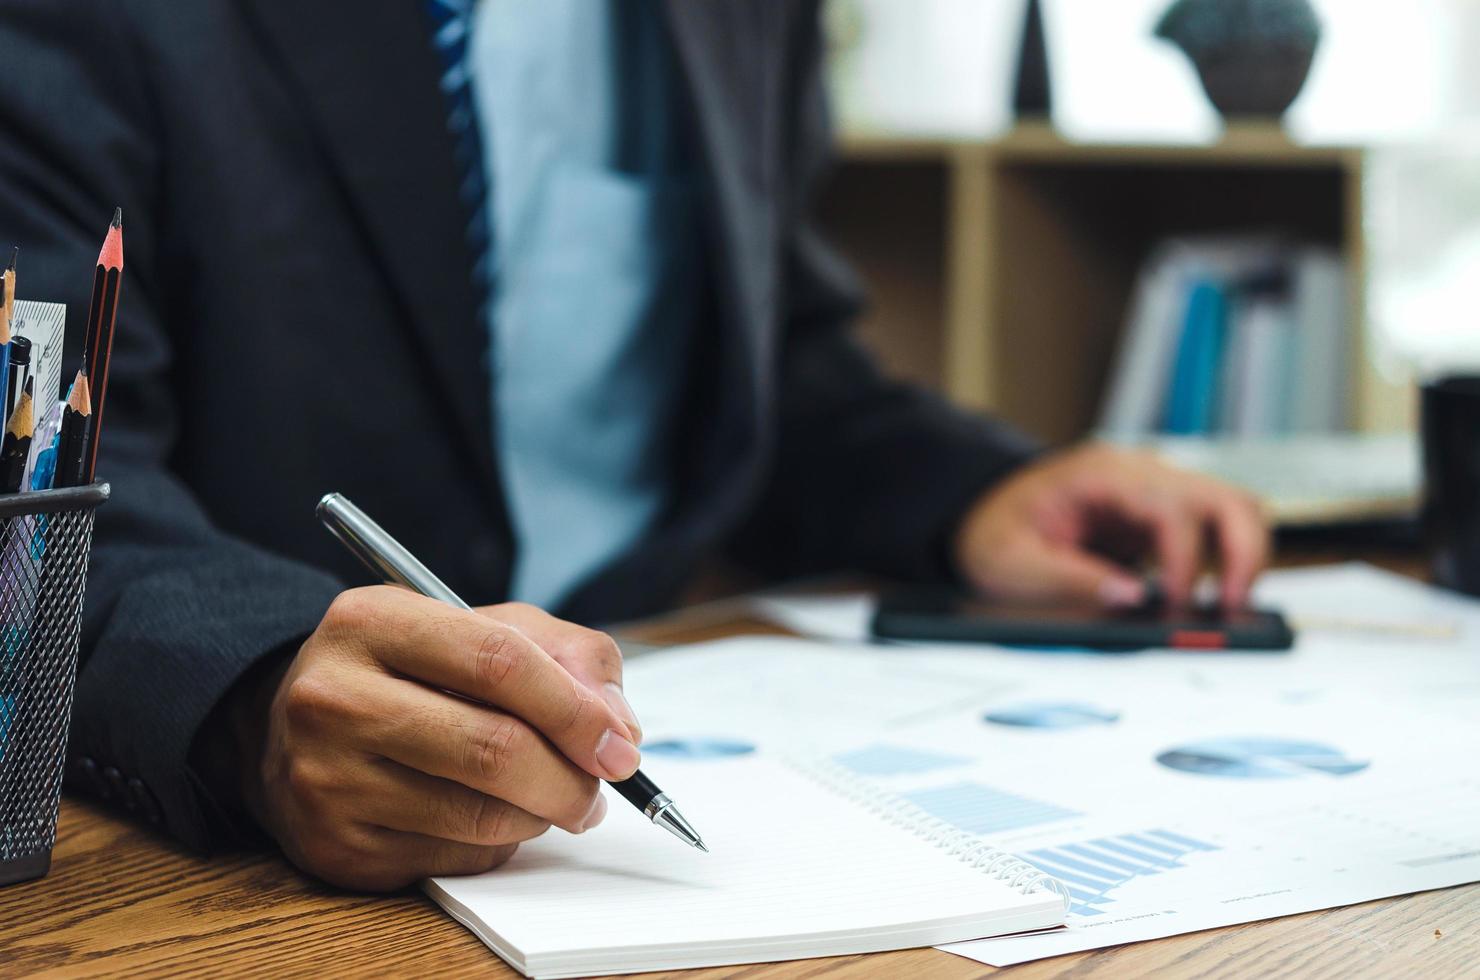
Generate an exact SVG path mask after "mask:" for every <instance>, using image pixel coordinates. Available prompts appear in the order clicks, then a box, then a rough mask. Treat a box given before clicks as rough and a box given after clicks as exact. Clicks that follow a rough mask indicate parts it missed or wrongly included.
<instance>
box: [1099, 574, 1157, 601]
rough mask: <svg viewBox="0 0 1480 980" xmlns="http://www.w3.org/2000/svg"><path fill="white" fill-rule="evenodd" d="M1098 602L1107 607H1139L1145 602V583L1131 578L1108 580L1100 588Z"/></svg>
mask: <svg viewBox="0 0 1480 980" xmlns="http://www.w3.org/2000/svg"><path fill="white" fill-rule="evenodd" d="M1100 601H1101V602H1103V603H1104V604H1105V605H1107V606H1139V605H1140V604H1141V603H1143V602H1145V601H1146V583H1144V582H1141V581H1138V580H1137V579H1133V578H1108V579H1106V580H1105V581H1104V583H1103V584H1101V586H1100Z"/></svg>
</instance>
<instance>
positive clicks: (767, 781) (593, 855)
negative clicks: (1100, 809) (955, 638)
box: [426, 753, 1066, 977]
mask: <svg viewBox="0 0 1480 980" xmlns="http://www.w3.org/2000/svg"><path fill="white" fill-rule="evenodd" d="M643 769H644V771H645V772H647V773H648V775H650V776H652V777H653V778H654V779H655V780H656V781H657V782H658V783H659V785H661V786H663V787H664V788H666V789H668V790H669V791H670V792H672V793H673V794H674V797H675V799H676V800H677V801H678V803H679V804H680V805H681V806H682V807H683V810H684V814H685V815H686V816H687V817H688V818H689V819H690V820H691V821H692V822H693V824H694V825H695V826H696V827H698V828H700V830H701V832H702V833H703V834H704V839H705V841H706V842H707V843H708V845H709V847H710V852H711V853H709V854H703V853H700V852H698V851H693V850H690V849H689V848H687V847H685V846H683V845H682V844H681V843H680V842H679V841H677V840H675V839H674V838H672V837H670V836H669V835H668V834H666V833H664V832H663V831H661V830H659V829H658V828H656V827H653V826H652V825H651V824H649V823H648V822H647V821H646V820H644V819H643V818H642V817H641V815H639V814H638V813H636V812H634V811H633V810H632V808H631V807H630V806H629V805H628V804H626V803H625V802H624V801H622V800H621V798H620V797H617V796H616V795H615V793H613V792H612V791H611V790H610V789H605V790H604V792H607V793H608V794H609V796H610V798H609V801H608V802H609V803H610V812H609V813H608V815H607V818H606V821H605V822H604V823H603V824H602V825H601V826H600V827H598V828H596V829H595V830H593V831H591V832H589V833H587V834H585V835H583V836H581V837H572V836H569V835H567V834H564V833H562V832H560V831H558V830H552V831H550V832H549V833H547V834H546V835H545V836H544V837H542V838H539V839H538V840H535V841H532V842H530V843H528V844H525V845H524V846H523V847H522V848H520V850H519V852H518V854H516V855H515V857H514V858H513V859H512V860H511V861H510V862H509V863H508V864H506V865H505V866H504V867H502V868H500V869H498V870H496V871H493V872H491V873H489V874H485V875H477V876H473V877H466V878H436V879H432V880H430V881H428V882H427V883H426V890H427V892H428V894H430V895H431V897H432V898H433V899H434V900H435V901H436V902H437V903H438V904H440V905H441V906H442V907H443V908H444V909H446V910H447V912H448V913H450V914H451V915H452V916H453V917H454V918H456V919H457V920H458V921H459V922H461V923H462V924H463V925H465V926H467V927H468V928H469V929H471V930H472V931H473V932H474V933H475V934H476V935H477V936H478V938H479V939H481V940H482V941H483V942H484V943H486V944H487V945H488V946H489V947H490V948H491V949H492V950H493V951H494V952H496V953H498V954H499V955H500V956H502V957H503V958H504V959H505V960H507V961H508V962H509V963H510V964H511V965H512V966H514V967H515V968H516V969H518V970H519V971H521V972H522V973H524V974H525V975H527V976H532V977H573V976H589V975H591V974H605V973H635V972H643V971H649V970H671V969H682V968H687V967H702V966H721V965H727V964H735V963H756V962H767V961H773V960H789V959H800V958H805V957H814V956H836V955H842V954H848V953H865V952H876V951H880V950H889V949H905V948H909V947H914V946H930V945H935V944H939V943H948V942H955V941H958V940H966V939H980V938H984V937H987V936H1000V935H1006V934H1010V933H1019V932H1027V931H1035V930H1042V929H1047V928H1052V927H1055V926H1059V925H1062V924H1063V922H1064V918H1065V914H1066V902H1065V897H1064V896H1065V892H1064V889H1063V886H1061V885H1060V884H1059V883H1058V882H1056V881H1054V880H1053V879H1051V878H1048V877H1047V876H1046V875H1044V874H1042V873H1041V872H1039V871H1038V870H1037V869H1035V868H1032V867H1031V866H1029V865H1026V864H1024V863H1022V862H1020V861H1018V860H1017V859H1016V858H1013V857H1012V856H1010V855H1007V854H1003V853H1001V852H999V851H995V850H992V849H990V848H987V847H985V846H984V845H982V844H981V843H980V842H979V840H978V839H977V838H975V837H971V836H968V835H965V834H962V833H961V832H959V831H957V830H955V829H953V828H951V827H949V826H947V825H945V824H943V823H941V822H940V821H938V820H935V819H934V818H932V817H930V816H928V815H927V814H925V813H923V812H922V811H920V810H918V809H917V808H915V807H914V806H913V805H912V804H910V803H908V802H907V801H904V800H902V799H900V798H898V797H894V796H889V795H884V794H881V793H879V792H878V791H876V790H874V789H872V788H869V787H867V786H865V785H864V784H863V783H861V782H859V781H858V780H856V778H854V777H851V776H849V775H848V774H846V773H845V772H843V771H842V770H840V769H837V768H835V767H831V766H828V765H825V764H819V765H811V764H800V763H793V762H789V761H783V760H779V759H775V758H771V757H767V756H765V755H763V754H760V753H754V754H749V755H743V756H733V757H722V756H721V757H711V758H707V759H698V760H687V761H680V760H673V759H661V760H660V759H657V758H650V759H647V760H645V761H644V764H643Z"/></svg>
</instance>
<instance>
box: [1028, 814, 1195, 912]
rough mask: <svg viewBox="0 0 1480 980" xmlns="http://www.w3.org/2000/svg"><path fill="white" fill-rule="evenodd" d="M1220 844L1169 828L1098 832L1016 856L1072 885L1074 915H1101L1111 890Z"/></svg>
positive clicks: (1159, 872) (1180, 865)
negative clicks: (1114, 833)
mask: <svg viewBox="0 0 1480 980" xmlns="http://www.w3.org/2000/svg"><path fill="white" fill-rule="evenodd" d="M1218 849H1219V848H1218V847H1217V846H1216V845H1214V844H1209V843H1207V842H1205V841H1200V840H1195V839H1193V838H1191V837H1187V836H1184V835H1182V834H1175V833H1172V832H1171V831H1170V830H1147V831H1143V832H1141V833H1137V834H1121V835H1119V836H1116V837H1100V838H1096V839H1095V840H1089V841H1082V842H1080V843H1077V844H1060V845H1059V846H1058V847H1045V848H1042V849H1041V850H1037V851H1029V852H1028V853H1027V854H1020V855H1018V856H1019V857H1021V858H1022V859H1023V860H1025V861H1027V862H1028V863H1029V864H1031V865H1033V866H1034V867H1036V868H1037V869H1038V870H1040V871H1043V872H1045V873H1047V874H1051V875H1053V876H1054V877H1055V878H1057V879H1059V880H1060V881H1062V882H1063V883H1064V884H1065V885H1066V886H1067V887H1068V889H1069V895H1070V897H1071V898H1072V899H1073V902H1072V904H1071V905H1070V906H1069V911H1070V912H1071V913H1073V914H1074V915H1084V916H1088V915H1102V914H1103V913H1104V909H1102V908H1100V906H1102V905H1105V904H1108V903H1110V902H1111V901H1112V899H1111V898H1110V897H1109V893H1110V892H1112V891H1114V890H1115V889H1116V888H1119V887H1120V886H1121V885H1123V884H1125V883H1126V882H1128V881H1130V880H1131V879H1132V878H1137V877H1140V876H1143V875H1157V874H1165V873H1166V872H1168V871H1172V870H1174V869H1176V868H1180V867H1183V866H1184V865H1183V863H1182V861H1183V859H1184V858H1185V857H1187V855H1189V854H1193V853H1196V852H1198V851H1216V850H1218Z"/></svg>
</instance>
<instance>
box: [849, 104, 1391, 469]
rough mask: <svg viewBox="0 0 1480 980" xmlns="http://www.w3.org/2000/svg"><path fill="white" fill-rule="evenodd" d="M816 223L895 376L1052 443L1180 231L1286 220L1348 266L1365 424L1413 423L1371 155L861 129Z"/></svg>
mask: <svg viewBox="0 0 1480 980" xmlns="http://www.w3.org/2000/svg"><path fill="white" fill-rule="evenodd" d="M840 158H841V159H840V166H839V168H838V170H837V172H836V174H835V176H834V178H833V180H832V181H831V183H830V185H829V186H828V187H827V189H826V191H825V193H824V195H823V200H822V202H821V209H820V217H821V220H822V222H823V224H824V226H825V227H826V228H827V229H828V230H829V231H830V232H831V234H832V236H833V238H834V240H835V241H836V242H838V244H839V245H840V247H841V248H842V250H843V252H844V254H845V255H846V256H847V257H848V258H849V259H850V260H852V261H853V262H854V263H855V264H856V265H857V266H858V267H859V268H860V270H861V271H862V272H863V274H864V276H865V278H866V280H867V281H868V283H869V286H870V291H871V300H872V305H871V308H870V311H869V313H868V315H867V316H866V317H865V320H864V322H863V324H862V333H863V336H864V339H865V342H866V343H868V344H870V345H871V346H872V347H874V348H875V349H876V350H877V351H878V352H879V353H880V354H881V355H882V357H883V358H884V360H885V362H886V363H887V364H888V365H889V366H890V368H891V369H893V370H894V371H895V372H896V373H899V374H901V375H904V376H906V377H909V378H911V379H913V380H916V381H920V382H922V383H925V384H928V385H931V386H934V387H937V388H939V389H940V390H942V391H944V392H946V393H947V394H948V395H950V396H951V397H952V398H954V399H956V400H957V401H959V402H961V403H963V404H966V405H970V406H973V407H978V408H984V409H988V410H991V411H993V412H995V413H997V414H1000V415H1002V416H1004V417H1006V418H1007V419H1009V420H1011V421H1012V422H1014V423H1016V424H1018V425H1020V426H1022V427H1023V428H1025V429H1027V430H1028V431H1030V432H1032V433H1033V434H1035V435H1037V436H1039V437H1041V438H1044V439H1047V440H1049V441H1051V442H1064V441H1068V440H1072V439H1075V438H1078V437H1080V436H1083V435H1084V434H1086V433H1087V432H1088V431H1089V430H1090V428H1091V426H1092V424H1093V420H1094V418H1095V415H1096V413H1097V411H1098V407H1099V404H1100V400H1101V396H1102V394H1103V391H1104V387H1105V382H1106V377H1107V374H1108V371H1109V368H1110V365H1111V363H1112V361H1113V356H1114V352H1115V350H1116V347H1117V344H1118V341H1119V337H1120V332H1121V326H1122V320H1123V317H1124V310H1125V305H1126V301H1127V298H1128V296H1129V294H1130V291H1131V289H1132V286H1133V285H1134V281H1135V276H1136V272H1137V270H1138V269H1139V267H1140V265H1141V262H1142V260H1143V259H1144V258H1145V257H1146V255H1147V253H1148V252H1149V251H1150V249H1151V248H1152V247H1153V246H1154V244H1155V243H1156V242H1158V241H1160V240H1161V239H1162V238H1165V237H1166V236H1168V235H1185V234H1203V233H1217V232H1238V231H1250V232H1258V231H1279V232H1283V233H1286V234H1288V235H1290V236H1292V237H1294V238H1296V239H1299V240H1304V241H1309V242H1316V243H1323V244H1328V245H1331V246H1333V247H1335V248H1337V249H1339V250H1340V251H1341V253H1342V254H1343V255H1344V256H1345V258H1346V261H1347V265H1348V268H1349V269H1350V270H1351V273H1352V274H1351V276H1350V280H1351V284H1352V285H1351V303H1352V306H1351V308H1352V310H1353V317H1352V330H1353V331H1354V335H1355V340H1356V342H1355V343H1353V344H1352V345H1351V346H1352V349H1353V358H1352V363H1350V364H1348V365H1345V366H1343V367H1342V368H1339V369H1341V370H1344V371H1345V372H1346V373H1347V375H1348V377H1349V378H1350V379H1351V382H1350V383H1351V384H1352V398H1351V403H1352V405H1353V410H1352V418H1351V423H1352V426H1353V427H1354V428H1359V429H1363V430H1373V431H1380V430H1384V429H1391V428H1396V427H1401V426H1402V425H1403V424H1405V422H1406V421H1407V419H1406V415H1407V411H1406V408H1407V398H1406V393H1404V392H1403V391H1401V390H1395V389H1392V388H1390V387H1388V386H1386V385H1384V384H1383V383H1382V382H1381V381H1380V380H1379V379H1378V378H1377V377H1376V375H1375V373H1374V372H1373V371H1372V370H1371V368H1370V367H1369V366H1368V358H1367V357H1366V356H1365V350H1364V344H1363V340H1364V339H1365V331H1364V330H1362V329H1361V324H1362V323H1363V317H1362V299H1363V290H1362V287H1361V283H1362V270H1363V248H1362V159H1363V155H1362V153H1361V151H1360V150H1357V149H1350V148H1343V147H1329V148H1328V147H1314V148H1313V147H1302V146H1297V145H1295V144H1293V143H1291V142H1290V141H1289V140H1288V139H1287V138H1286V137H1285V135H1284V133H1283V132H1282V131H1281V130H1280V129H1279V128H1278V127H1277V126H1274V125H1256V124H1238V125H1233V126H1230V127H1229V128H1228V130H1227V131H1226V133H1225V135H1224V137H1223V138H1222V139H1221V140H1220V141H1219V142H1218V143H1216V144H1213V145H1209V146H1150V145H1137V146H1130V145H1126V146H1121V145H1105V144H1076V143H1071V142H1068V141H1066V140H1064V139H1062V138H1060V137H1059V136H1057V135H1056V134H1055V133H1054V132H1053V131H1052V130H1051V129H1049V128H1048V127H1047V126H1045V125H1041V124H1032V125H1027V124H1025V125H1021V126H1019V127H1017V128H1016V129H1015V130H1014V131H1012V132H1011V133H1009V134H1007V135H1005V136H1004V137H1002V138H1000V139H995V140H958V139H918V138H900V137H892V136H885V135H880V136H874V135H866V134H855V135H850V136H848V137H846V138H844V139H843V140H842V142H841V144H840Z"/></svg>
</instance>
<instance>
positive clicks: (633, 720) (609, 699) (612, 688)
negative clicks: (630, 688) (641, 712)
mask: <svg viewBox="0 0 1480 980" xmlns="http://www.w3.org/2000/svg"><path fill="white" fill-rule="evenodd" d="M602 696H603V697H605V698H606V703H607V704H609V705H611V709H612V710H613V711H615V712H616V713H617V717H618V718H620V719H622V720H623V721H625V722H626V723H627V727H628V728H630V729H632V740H633V741H634V742H641V741H642V723H641V722H640V721H638V720H637V712H635V711H633V710H632V705H631V704H629V703H628V702H627V695H625V694H623V693H622V688H621V685H619V684H614V683H611V682H610V681H609V682H607V684H606V685H605V686H604V688H603V694H602Z"/></svg>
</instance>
